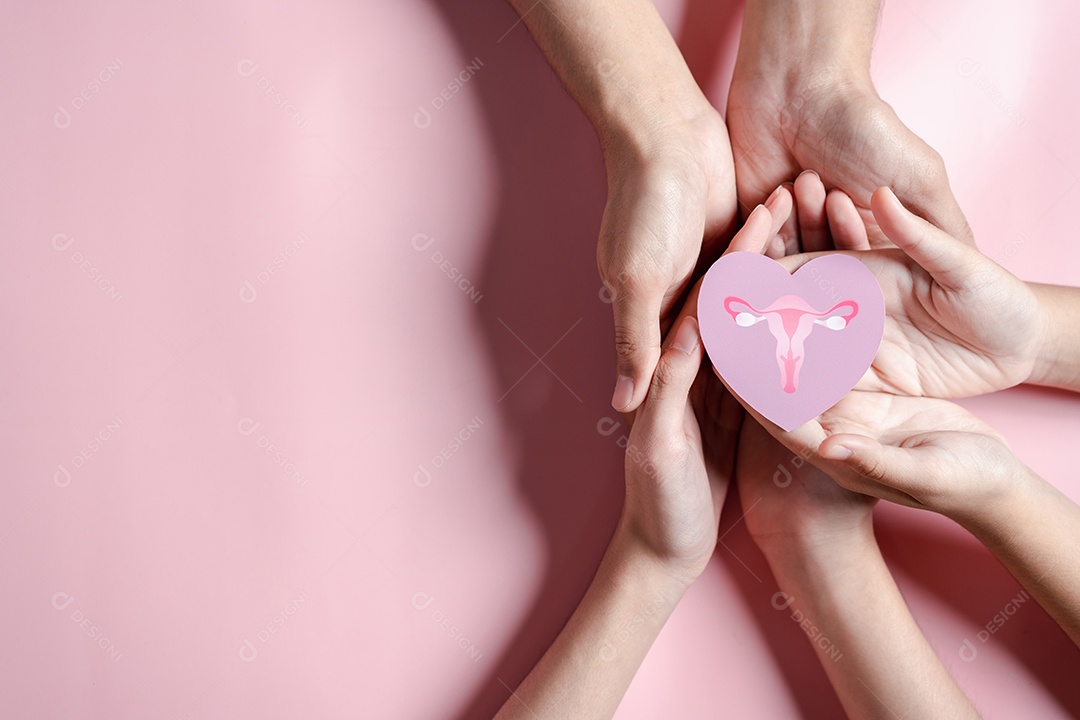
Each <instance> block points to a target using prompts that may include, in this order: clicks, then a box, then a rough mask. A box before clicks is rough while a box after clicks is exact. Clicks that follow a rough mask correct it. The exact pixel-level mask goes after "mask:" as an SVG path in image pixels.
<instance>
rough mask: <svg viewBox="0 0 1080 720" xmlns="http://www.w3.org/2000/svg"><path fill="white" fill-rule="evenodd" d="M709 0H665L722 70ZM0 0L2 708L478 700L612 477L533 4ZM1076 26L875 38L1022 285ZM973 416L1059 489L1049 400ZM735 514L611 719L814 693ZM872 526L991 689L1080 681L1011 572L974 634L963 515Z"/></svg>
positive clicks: (1022, 401) (981, 580)
mask: <svg viewBox="0 0 1080 720" xmlns="http://www.w3.org/2000/svg"><path fill="white" fill-rule="evenodd" d="M721 4H722V3H714V2H710V1H707V0H687V2H686V3H685V4H683V3H679V2H668V3H665V4H664V5H663V12H664V14H665V18H666V19H667V20H668V22H669V24H670V26H671V27H672V29H673V31H674V32H675V34H676V35H677V37H678V38H679V40H680V42H681V43H682V45H683V47H684V48H685V50H686V53H687V55H688V56H689V58H690V60H691V62H692V64H693V67H694V70H695V73H696V74H697V76H698V77H699V78H700V80H701V81H702V83H703V84H704V85H705V86H706V87H708V89H709V92H710V94H711V96H712V97H713V98H714V99H715V100H716V101H717V102H722V98H723V96H724V92H725V90H726V77H727V74H728V72H729V68H730V63H731V59H732V55H733V51H734V48H733V44H732V37H733V33H735V32H736V28H737V22H738V12H737V11H735V10H725V9H723V8H716V7H714V6H715V5H721ZM5 10H6V11H5V13H4V16H5V18H4V22H3V23H2V24H0V57H2V59H3V65H4V67H5V68H6V71H5V72H4V73H3V74H2V76H0V97H3V102H4V105H5V109H6V112H5V113H4V132H3V133H0V222H2V223H3V238H4V248H5V256H4V262H3V263H2V265H0V274H2V275H0V277H2V282H0V288H2V292H3V299H4V302H3V304H2V307H3V308H4V311H3V326H2V327H3V338H4V342H3V348H4V352H3V356H4V358H5V361H6V372H5V373H4V375H3V380H2V381H0V382H2V385H0V388H2V391H0V419H2V422H3V432H2V434H0V437H2V438H3V447H4V453H3V457H4V474H3V479H4V482H3V485H2V493H3V494H2V501H0V545H2V547H0V573H2V575H3V577H4V578H6V580H5V582H4V584H3V592H2V595H0V617H2V622H0V627H2V635H0V672H2V678H3V679H2V680H0V715H2V716H3V717H5V718H6V717H12V718H14V717H20V718H22V717H26V718H29V717H65V718H136V717H137V718H236V717H267V718H278V717H280V718H286V717H308V718H345V717H365V718H366V717H371V718H462V719H463V718H474V717H485V716H490V715H491V713H492V712H494V710H495V709H496V708H497V707H498V706H499V705H500V704H501V702H502V701H503V699H504V698H505V697H506V696H507V695H508V690H507V686H513V685H514V684H515V683H517V682H518V681H519V680H520V679H521V677H522V676H523V675H524V673H526V672H527V671H528V669H529V668H530V667H531V665H532V663H533V662H534V661H535V660H536V658H537V657H538V656H539V654H540V653H541V652H542V651H543V650H544V649H545V648H546V646H547V645H548V643H549V642H550V641H551V639H552V638H553V637H554V635H555V633H556V632H557V631H558V629H559V627H560V626H561V624H562V623H563V622H564V621H565V619H566V617H567V616H568V614H569V613H570V612H571V610H572V608H573V607H574V605H575V602H576V600H577V599H578V597H579V596H580V595H581V593H582V592H583V590H584V588H585V586H586V584H587V582H588V579H589V577H590V574H591V572H592V570H593V568H594V567H595V565H596V563H597V562H598V560H599V558H600V555H601V553H602V551H603V548H604V546H605V543H606V540H607V538H608V536H609V534H610V532H611V529H612V527H613V524H614V521H615V519H616V517H617V514H618V510H619V505H620V498H621V483H622V474H621V457H620V450H619V448H618V447H617V445H616V440H617V439H618V437H619V435H620V434H621V433H622V432H623V431H624V428H620V429H618V430H617V431H616V432H615V433H614V434H612V435H608V436H605V435H603V434H601V433H598V432H597V423H598V421H599V420H601V419H602V418H605V417H613V413H612V411H611V410H610V409H609V407H608V399H609V397H610V392H611V387H612V367H613V361H614V355H613V350H612V332H611V323H610V308H609V307H608V306H607V305H606V304H604V302H603V301H602V298H601V296H600V294H599V291H600V283H599V281H598V278H597V274H596V269H595V255H594V247H595V245H594V243H595V236H596V232H597V229H598V226H599V218H600V212H601V209H602V207H603V201H604V194H605V187H604V174H603V168H602V163H601V158H600V156H599V152H598V148H597V143H596V141H595V139H594V137H593V135H592V133H591V130H590V128H589V127H588V125H587V123H586V122H585V120H584V118H583V117H582V115H581V113H580V112H579V111H578V109H577V108H576V107H575V106H574V105H573V103H572V102H571V101H570V100H569V99H568V98H567V97H566V96H565V94H564V93H563V91H562V90H561V88H560V86H559V84H558V82H557V81H556V80H555V78H554V77H553V76H552V74H551V72H550V71H549V70H548V68H547V66H546V64H545V63H544V60H543V58H542V57H541V56H540V54H539V53H538V52H537V50H536V48H535V46H534V45H533V43H532V40H531V38H530V37H529V35H528V33H527V31H526V29H525V28H524V27H523V26H522V25H521V24H519V23H517V22H516V16H515V15H514V14H513V13H512V12H511V11H510V10H509V9H508V7H507V6H505V5H504V4H502V3H501V2H499V1H498V0H488V1H485V2H475V1H470V0H454V1H452V2H451V1H446V2H425V1H423V0H397V1H395V2H377V1H369V2H357V1H355V0H353V1H351V2H324V3H314V4H313V3H306V4H301V3H289V4H280V3H279V4H274V5H272V6H271V5H267V4H265V3H256V2H240V1H239V0H235V1H233V2H224V3H221V2H210V1H209V0H180V1H179V2H168V1H162V2H134V1H132V0H124V1H121V2H106V3H74V2H69V3H65V4H64V6H63V7H60V6H58V5H56V4H54V3H19V4H14V3H9V4H8V7H6V8H5ZM539 11H540V10H538V12H539ZM733 23H735V24H734V25H733ZM1078 23H1080V10H1078V9H1077V6H1076V4H1075V3H1069V2H1066V0H1047V1H1045V2H1027V3H1019V2H1001V1H998V2H979V1H976V0H964V1H958V2H950V3H935V2H932V1H931V0H903V1H901V0H895V1H893V2H889V3H888V4H887V7H886V9H885V12H884V18H883V21H882V29H881V32H880V38H879V42H878V50H877V54H876V59H875V64H876V65H875V73H876V77H877V80H878V83H879V89H880V91H881V93H882V94H883V96H884V97H885V98H886V99H888V100H889V101H890V102H891V103H893V105H894V106H895V107H896V108H897V110H898V112H899V113H900V115H901V117H903V118H904V119H905V120H906V121H908V123H909V124H910V125H911V127H912V128H914V129H915V130H916V131H917V132H919V133H920V134H921V135H922V136H923V137H925V138H926V139H927V140H928V141H929V142H930V143H931V144H932V145H934V146H935V147H936V148H938V149H939V150H940V151H941V152H942V153H943V154H944V156H945V158H946V161H947V163H948V166H949V169H950V174H951V178H952V181H953V185H954V187H955V189H956V191H957V193H958V195H959V198H960V200H961V202H962V204H963V206H964V208H965V209H966V210H967V212H968V215H969V217H970V220H971V222H972V225H973V226H974V228H975V231H976V234H977V237H978V239H979V242H980V245H981V247H982V248H983V249H984V250H985V251H986V252H987V253H989V254H990V255H991V256H993V257H997V258H999V259H1001V260H1002V261H1003V262H1004V263H1005V264H1006V265H1007V266H1008V267H1009V268H1010V269H1012V270H1013V271H1015V272H1016V273H1018V274H1019V275H1021V276H1022V277H1025V278H1028V279H1032V280H1042V281H1053V282H1062V283H1073V284H1076V283H1080V271H1078V269H1077V268H1078V267H1080V249H1078V247H1080V246H1078V244H1077V240H1076V235H1077V233H1076V231H1075V217H1076V210H1077V208H1078V207H1080V184H1078V181H1080V138H1078V137H1077V135H1076V132H1075V128H1076V121H1075V118H1076V117H1077V116H1078V115H1080V94H1078V92H1077V85H1076V79H1075V68H1076V67H1077V66H1078V65H1080V45H1078V44H1077V43H1076V41H1075V28H1076V27H1077V24H1078ZM721 46H725V47H726V49H725V50H724V51H718V50H717V48H719V47H721ZM455 78H459V80H458V85H457V86H455V85H453V84H452V83H453V81H454V79H455ZM460 78H466V79H465V80H464V81H462V80H460ZM444 92H445V95H444V94H443V93H444ZM421 109H423V112H421ZM970 406H971V407H972V408H973V409H974V410H975V411H976V412H978V413H979V414H981V415H983V416H984V417H986V418H987V419H989V420H990V421H992V422H994V423H997V424H998V426H999V427H1000V428H1002V430H1003V431H1004V432H1006V434H1007V435H1008V437H1009V439H1010V441H1011V442H1012V443H1013V445H1014V447H1015V448H1016V450H1017V451H1018V452H1019V453H1020V454H1021V455H1022V456H1023V457H1024V458H1025V459H1026V460H1027V461H1028V462H1029V464H1031V465H1032V466H1033V467H1035V468H1036V469H1037V470H1039V471H1040V472H1042V473H1043V474H1045V476H1046V477H1048V478H1050V479H1052V480H1053V481H1054V482H1055V483H1057V485H1058V486H1059V487H1061V488H1062V489H1063V490H1064V491H1065V492H1067V493H1069V494H1070V495H1071V496H1072V497H1073V498H1074V499H1080V482H1078V479H1077V472H1076V463H1075V458H1074V455H1075V454H1074V450H1073V448H1074V447H1075V444H1076V443H1075V438H1076V436H1077V435H1078V434H1080V402H1078V401H1077V399H1076V398H1074V397H1068V396H1065V395H1062V394H1056V393H1052V392H1046V391H1040V390H1032V389H1021V390H1016V391H1011V392H1007V393H1002V394H1000V395H998V396H994V397H987V398H983V399H978V400H974V401H971V402H970ZM729 509H733V508H729ZM739 515H740V513H738V512H728V513H727V514H726V515H725V517H724V520H723V524H722V529H723V532H724V536H723V544H722V546H721V547H720V549H719V551H718V553H717V556H716V558H715V561H714V563H713V565H712V566H711V567H710V568H709V570H708V572H707V573H706V574H705V576H704V577H703V578H702V579H701V581H700V583H699V584H698V585H696V586H695V587H694V588H693V590H692V591H691V592H690V594H689V595H688V597H687V598H686V600H685V602H684V603H683V604H682V605H681V606H680V607H679V609H678V611H677V613H676V614H675V616H674V617H673V618H672V619H671V622H670V623H669V625H668V627H667V628H666V629H665V631H664V633H663V635H662V636H661V638H660V639H659V641H658V642H657V644H656V646H655V648H654V650H653V652H652V653H651V654H650V655H649V657H648V659H647V660H646V662H645V664H644V666H643V667H642V669H641V672H640V673H639V675H638V677H637V679H636V680H635V682H634V684H633V686H632V687H631V689H630V691H629V694H628V696H627V699H626V701H625V702H624V703H623V707H622V709H621V710H620V712H619V717H620V718H623V719H624V720H628V719H631V718H653V717H659V716H664V717H685V718H697V717H715V716H717V715H719V714H723V715H725V716H730V717H799V716H802V717H823V716H829V715H835V714H836V713H837V712H838V705H837V703H836V700H835V699H834V698H833V696H832V693H831V691H830V690H829V689H828V688H827V685H826V682H825V678H824V675H823V673H822V671H821V670H820V669H819V668H818V666H817V664H816V662H815V660H814V657H813V655H812V653H811V650H810V647H809V645H808V643H807V642H806V641H805V639H804V638H803V637H802V636H801V635H800V631H799V629H798V628H797V627H796V625H795V624H794V623H792V622H791V621H790V619H789V618H787V617H786V616H785V615H784V614H783V613H782V612H779V611H776V610H774V609H773V608H772V606H771V604H770V602H769V599H770V597H771V595H772V593H773V592H774V591H775V587H774V585H773V582H772V580H771V577H770V576H769V574H768V571H767V568H766V567H765V565H764V562H763V560H762V558H761V556H760V555H759V554H758V553H757V552H756V550H755V549H754V548H753V546H752V543H751V542H750V540H749V539H748V537H747V535H746V534H745V531H744V528H743V525H742V524H741V523H740V522H739ZM879 527H880V538H881V542H882V544H883V545H884V547H885V551H886V553H887V555H888V558H889V560H890V562H891V564H892V566H893V567H894V569H895V571H896V573H897V575H898V579H899V582H900V584H901V586H902V588H903V590H904V593H905V596H906V597H907V598H908V600H909V602H910V604H911V606H912V609H913V611H914V613H915V614H916V616H917V617H918V620H919V622H920V624H921V625H922V626H923V627H924V628H925V630H926V632H927V633H928V634H929V636H930V637H931V639H932V642H933V644H934V645H935V647H936V648H937V649H938V650H939V651H940V653H941V655H942V657H943V658H944V659H945V661H946V662H947V663H948V665H949V666H950V667H951V668H952V669H953V671H954V672H955V674H956V676H957V678H958V680H959V681H960V683H961V684H962V685H963V687H964V688H965V689H966V690H967V691H968V692H969V693H970V694H971V696H972V697H973V698H974V700H975V702H976V704H977V705H978V706H979V707H980V708H981V709H982V710H983V711H985V712H986V713H987V714H988V715H992V716H995V717H1039V718H1058V717H1066V716H1068V715H1071V714H1076V713H1080V685H1077V684H1076V682H1075V675H1076V671H1077V668H1078V666H1080V653H1078V652H1077V651H1076V650H1075V649H1074V648H1073V647H1072V646H1071V645H1070V644H1069V643H1068V642H1067V640H1066V639H1065V637H1064V636H1063V635H1062V634H1061V633H1060V632H1059V631H1058V630H1057V628H1056V627H1055V626H1054V625H1053V624H1052V622H1051V621H1050V620H1049V619H1048V617H1047V616H1046V614H1045V613H1044V612H1043V611H1042V610H1041V609H1039V608H1038V607H1037V606H1036V605H1034V603H1031V602H1028V603H1026V604H1024V605H1022V606H1021V607H1020V609H1019V610H1018V611H1017V612H1016V613H1015V614H1014V615H1012V616H1011V619H1010V620H1009V621H1008V623H1007V624H1006V625H1005V626H1004V627H1003V628H1002V629H1001V630H1000V631H999V632H998V633H996V634H995V635H993V636H992V637H991V638H990V639H989V640H988V641H987V642H985V643H982V642H979V641H978V640H977V635H976V634H977V633H978V631H979V629H980V628H981V627H982V626H984V625H985V624H986V623H988V622H990V621H991V619H992V618H993V616H994V615H995V614H996V613H998V612H1000V611H1001V610H1002V609H1003V608H1004V607H1005V606H1006V605H1007V604H1008V603H1009V602H1010V600H1011V599H1013V598H1014V597H1015V596H1016V595H1017V594H1018V592H1019V589H1018V586H1017V585H1016V583H1015V582H1014V581H1013V580H1012V579H1011V578H1010V577H1009V576H1008V575H1007V574H1006V573H1005V572H1004V570H1002V568H1001V567H1000V566H999V565H997V564H996V562H995V561H994V560H993V559H992V558H991V557H990V556H988V554H987V553H986V552H984V551H983V550H982V549H981V548H980V547H979V546H977V545H976V544H975V543H974V542H973V541H972V539H971V538H970V537H969V536H967V535H965V534H964V533H963V532H961V531H958V530H957V529H956V528H955V527H952V526H950V524H949V523H947V522H943V521H941V520H939V519H937V518H935V517H930V516H927V515H921V514H918V513H915V512H908V511H904V510H900V509H896V508H882V509H881V511H880V518H879ZM965 639H968V640H971V641H973V642H974V646H975V647H976V648H977V650H978V655H977V657H976V658H975V659H974V660H972V661H970V662H968V661H965V660H964V659H962V658H961V655H960V649H961V647H963V643H964V641H965ZM897 712H898V713H901V714H902V713H903V709H899V710H898V711H897Z"/></svg>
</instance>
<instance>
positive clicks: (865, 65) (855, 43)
mask: <svg viewBox="0 0 1080 720" xmlns="http://www.w3.org/2000/svg"><path fill="white" fill-rule="evenodd" d="M880 5H881V3H880V0H846V1H843V2H838V1H837V0H746V14H745V16H744V18H743V31H742V40H741V43H740V45H739V55H738V60H737V62H736V70H735V74H736V76H740V77H752V78H755V79H757V80H759V81H762V82H769V83H770V84H775V83H781V84H783V85H784V86H785V88H784V89H785V90H786V91H787V92H788V93H789V94H796V93H799V92H804V91H806V90H808V89H811V88H812V87H813V86H814V85H816V84H817V83H818V82H821V81H824V80H833V79H836V78H842V79H845V80H865V81H867V82H869V77H870V54H871V51H872V50H873V45H874V32H875V30H876V29H877V20H878V11H879V9H880Z"/></svg>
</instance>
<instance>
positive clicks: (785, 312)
mask: <svg viewBox="0 0 1080 720" xmlns="http://www.w3.org/2000/svg"><path fill="white" fill-rule="evenodd" d="M724 310H725V311H727V313H728V314H729V315H730V316H731V319H732V320H734V321H735V323H736V324H737V325H738V326H739V327H743V328H749V327H752V326H754V325H757V324H758V323H759V322H761V321H762V320H764V321H765V323H766V325H767V326H768V328H769V332H771V333H772V335H773V337H774V338H776V364H777V365H778V366H779V368H780V385H781V387H782V388H783V390H784V392H786V393H793V392H795V391H796V390H798V388H799V371H800V370H801V369H802V365H803V360H804V359H805V357H806V348H805V342H806V339H807V338H808V337H810V333H811V332H813V330H814V328H815V327H817V326H819V325H820V326H822V327H825V328H828V329H829V330H832V331H840V330H844V329H845V328H846V327H847V326H848V325H849V324H850V323H851V321H852V319H854V318H855V316H856V315H858V314H859V305H858V303H856V302H855V301H854V300H844V301H842V302H839V303H837V304H835V305H833V306H832V307H831V308H829V309H828V310H825V311H819V310H817V309H815V308H813V307H811V306H810V304H809V303H807V302H806V301H805V300H803V299H802V298H801V297H799V296H798V295H784V296H782V297H779V298H777V299H776V300H775V301H773V303H772V304H771V305H769V306H768V307H765V308H762V309H758V308H755V307H754V306H753V305H751V304H750V303H748V302H747V301H746V300H743V299H742V298H740V297H735V296H733V295H732V296H728V297H727V298H725V299H724Z"/></svg>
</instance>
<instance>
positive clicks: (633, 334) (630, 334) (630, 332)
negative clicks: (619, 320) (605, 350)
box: [615, 325, 659, 360]
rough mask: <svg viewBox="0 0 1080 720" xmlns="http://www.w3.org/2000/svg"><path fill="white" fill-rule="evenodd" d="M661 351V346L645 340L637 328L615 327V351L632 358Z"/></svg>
mask: <svg viewBox="0 0 1080 720" xmlns="http://www.w3.org/2000/svg"><path fill="white" fill-rule="evenodd" d="M658 351H659V346H658V345H655V344H653V343H651V342H649V341H647V340H645V339H644V338H643V337H642V336H641V334H640V333H639V332H638V329H637V328H631V327H629V326H625V325H620V326H617V327H616V328H615V353H616V354H617V355H618V357H619V358H620V359H623V360H630V359H635V358H640V357H642V356H644V355H646V354H651V353H655V352H658Z"/></svg>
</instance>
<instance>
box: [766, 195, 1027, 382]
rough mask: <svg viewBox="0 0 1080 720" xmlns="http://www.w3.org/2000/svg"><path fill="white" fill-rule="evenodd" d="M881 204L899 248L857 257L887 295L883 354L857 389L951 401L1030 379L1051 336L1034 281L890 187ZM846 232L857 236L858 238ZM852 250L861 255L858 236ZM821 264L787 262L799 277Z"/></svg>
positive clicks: (876, 201) (880, 218) (875, 203)
mask: <svg viewBox="0 0 1080 720" xmlns="http://www.w3.org/2000/svg"><path fill="white" fill-rule="evenodd" d="M815 182H816V183H817V184H818V185H820V181H819V180H817V179H816V178H814V177H813V176H812V175H811V174H807V175H804V176H801V177H800V178H799V181H798V183H797V184H796V197H801V196H802V195H803V194H804V193H805V192H810V190H809V186H810V185H812V184H814V183H815ZM803 183H805V184H806V187H805V188H804V186H803ZM801 191H802V192H801ZM817 192H818V193H819V194H820V193H823V189H822V188H820V187H819V188H818V189H817ZM837 204H838V205H839V203H837ZM871 207H872V210H873V213H874V218H875V220H876V222H877V224H878V226H879V227H880V228H881V229H882V231H883V232H884V234H885V236H886V237H887V238H888V239H889V240H890V241H892V242H893V243H894V244H895V245H896V246H897V247H898V248H899V250H896V249H893V250H873V251H867V252H856V253H853V257H855V258H857V259H859V260H861V261H862V262H863V263H865V264H866V266H867V267H868V268H869V269H870V270H871V271H872V272H873V273H874V275H875V276H876V277H877V279H878V283H879V284H880V286H881V289H882V292H883V294H884V296H885V331H884V335H883V337H882V341H881V347H880V349H879V350H878V353H877V356H876V357H875V359H874V362H873V364H872V365H871V367H870V369H869V371H868V372H867V373H866V375H865V376H864V377H863V378H862V380H861V381H860V382H859V384H858V385H857V386H856V389H858V390H868V391H879V392H889V393H898V394H902V395H910V396H931V397H941V398H950V397H970V396H974V395H980V394H983V393H988V392H994V391H997V390H1002V389H1005V388H1009V387H1012V386H1014V385H1018V384H1020V383H1022V382H1025V381H1026V380H1027V379H1028V378H1029V377H1030V375H1031V373H1032V370H1033V368H1034V366H1035V362H1036V359H1037V357H1038V354H1039V347H1040V345H1041V343H1042V342H1043V336H1044V333H1045V331H1046V330H1045V328H1044V324H1045V323H1044V320H1043V318H1042V313H1041V311H1040V307H1039V302H1038V299H1037V297H1036V296H1035V294H1034V293H1033V292H1032V291H1031V289H1030V288H1029V287H1028V286H1027V284H1026V283H1024V282H1023V281H1022V280H1020V279H1019V278H1017V277H1016V276H1015V275H1013V274H1012V273H1010V272H1009V271H1008V270H1006V269H1005V268H1003V267H1001V266H1000V265H998V264H997V263H995V262H994V261H993V260H991V259H990V258H988V257H986V256H985V255H983V254H982V253H981V252H979V251H978V250H977V249H975V248H974V247H972V246H970V245H967V244H965V243H963V242H960V241H959V240H957V239H956V238H954V237H951V236H950V235H948V234H947V233H945V232H944V231H942V230H940V229H938V228H936V227H934V226H933V225H932V224H930V223H929V222H927V221H926V220H923V219H922V218H920V217H918V216H916V215H914V214H912V213H911V212H910V211H908V210H907V209H906V208H904V207H903V205H901V203H900V202H899V200H898V199H897V198H896V196H895V195H894V194H893V193H892V192H891V191H890V190H889V189H888V188H880V189H878V190H877V191H876V192H875V193H874V195H873V198H872V201H871ZM830 211H831V210H830ZM799 212H800V215H801V214H802V212H803V209H802V204H801V201H800V208H799ZM836 224H839V225H841V226H842V225H843V224H844V223H843V222H842V220H840V221H838V222H837V223H836ZM844 234H845V235H847V236H848V237H851V238H856V236H857V234H858V233H857V231H856V230H853V231H845V233H844ZM862 243H864V245H863V246H865V243H866V240H865V238H864V239H863V240H862ZM848 247H851V248H853V249H859V247H860V244H859V241H858V239H853V240H851V241H850V244H849V245H848ZM813 257H814V255H813V254H802V255H797V256H793V257H788V258H785V259H784V260H782V262H783V264H784V265H785V266H786V267H787V268H788V269H789V270H791V271H794V270H795V269H797V268H798V267H799V266H801V265H802V264H804V263H805V262H807V261H809V260H810V259H812V258H813Z"/></svg>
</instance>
